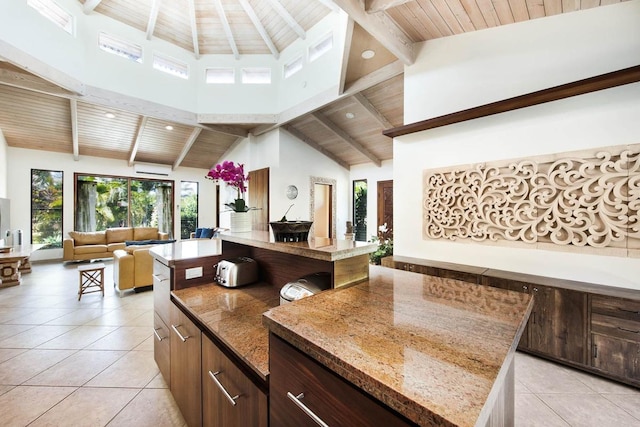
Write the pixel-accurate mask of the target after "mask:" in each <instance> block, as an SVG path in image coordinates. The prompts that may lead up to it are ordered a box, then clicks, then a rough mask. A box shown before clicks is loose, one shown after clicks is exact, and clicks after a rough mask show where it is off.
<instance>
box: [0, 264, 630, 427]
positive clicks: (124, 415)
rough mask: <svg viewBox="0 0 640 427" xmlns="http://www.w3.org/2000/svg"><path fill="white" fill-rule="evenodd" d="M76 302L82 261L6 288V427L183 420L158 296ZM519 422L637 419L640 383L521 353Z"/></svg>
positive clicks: (0, 398) (580, 426) (108, 290)
mask: <svg viewBox="0 0 640 427" xmlns="http://www.w3.org/2000/svg"><path fill="white" fill-rule="evenodd" d="M105 264H106V266H107V267H106V270H105V283H106V287H105V296H104V298H103V297H102V296H101V295H100V294H88V295H84V296H83V297H82V299H81V301H78V298H77V290H78V273H77V271H76V267H77V266H76V265H73V264H71V265H66V266H63V265H62V264H60V263H37V264H34V267H33V272H32V273H31V274H27V275H24V277H23V284H22V285H20V286H16V287H12V288H4V289H0V408H2V411H0V425H1V426H16V427H18V426H74V427H76V426H96V427H99V426H109V427H113V426H153V427H164V426H168V427H170V426H184V419H183V418H182V415H181V414H180V411H179V410H178V409H177V407H176V404H175V401H174V400H173V398H172V396H171V393H170V392H169V390H167V386H166V384H165V382H164V381H163V379H162V377H161V376H160V374H159V372H158V368H157V366H156V364H155V362H154V361H153V338H152V329H151V327H152V324H153V294H152V292H143V293H140V294H135V293H127V294H125V296H124V298H119V297H118V296H117V294H116V293H115V292H114V291H113V280H112V273H113V270H112V262H110V261H107V262H105ZM515 405H516V419H515V425H516V426H518V427H525V426H535V427H542V426H550V427H555V426H562V427H567V426H573V427H587V426H597V427H608V426H612V427H613V426H615V427H630V426H638V427H640V391H638V390H637V389H634V388H631V387H625V386H622V385H619V384H616V383H614V382H611V381H607V380H604V379H601V378H598V377H594V376H591V375H588V374H585V373H582V372H579V371H576V370H573V369H570V368H566V367H562V366H560V365H556V364H553V363H550V362H547V361H544V360H541V359H538V358H535V357H532V356H529V355H526V354H522V353H518V354H517V355H516V401H515Z"/></svg>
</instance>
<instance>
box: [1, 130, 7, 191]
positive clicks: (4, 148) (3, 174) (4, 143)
mask: <svg viewBox="0 0 640 427" xmlns="http://www.w3.org/2000/svg"><path fill="white" fill-rule="evenodd" d="M7 163H8V161H7V140H6V139H5V138H4V134H3V133H2V129H0V197H1V198H6V197H7Z"/></svg>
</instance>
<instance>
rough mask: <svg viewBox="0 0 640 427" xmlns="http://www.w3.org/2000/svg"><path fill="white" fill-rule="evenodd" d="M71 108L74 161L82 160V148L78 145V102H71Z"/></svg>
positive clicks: (73, 100) (71, 100) (72, 100)
mask: <svg viewBox="0 0 640 427" xmlns="http://www.w3.org/2000/svg"><path fill="white" fill-rule="evenodd" d="M69 106H70V107H71V140H72V141H73V160H75V161H78V160H80V147H79V144H78V101H76V100H75V99H70V100H69Z"/></svg>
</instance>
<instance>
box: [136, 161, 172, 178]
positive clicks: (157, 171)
mask: <svg viewBox="0 0 640 427" xmlns="http://www.w3.org/2000/svg"><path fill="white" fill-rule="evenodd" d="M133 170H134V171H135V173H138V174H147V175H161V176H169V173H170V172H171V166H168V165H151V164H146V163H136V164H135V165H133Z"/></svg>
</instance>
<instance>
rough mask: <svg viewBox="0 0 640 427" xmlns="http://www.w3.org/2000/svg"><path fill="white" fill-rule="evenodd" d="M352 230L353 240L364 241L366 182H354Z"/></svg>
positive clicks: (365, 232) (365, 229) (365, 233)
mask: <svg viewBox="0 0 640 427" xmlns="http://www.w3.org/2000/svg"><path fill="white" fill-rule="evenodd" d="M353 204H354V206H353V222H354V224H353V228H354V233H355V239H356V240H358V241H361V242H363V241H365V240H366V235H367V182H366V181H356V182H355V195H354V201H353Z"/></svg>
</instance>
